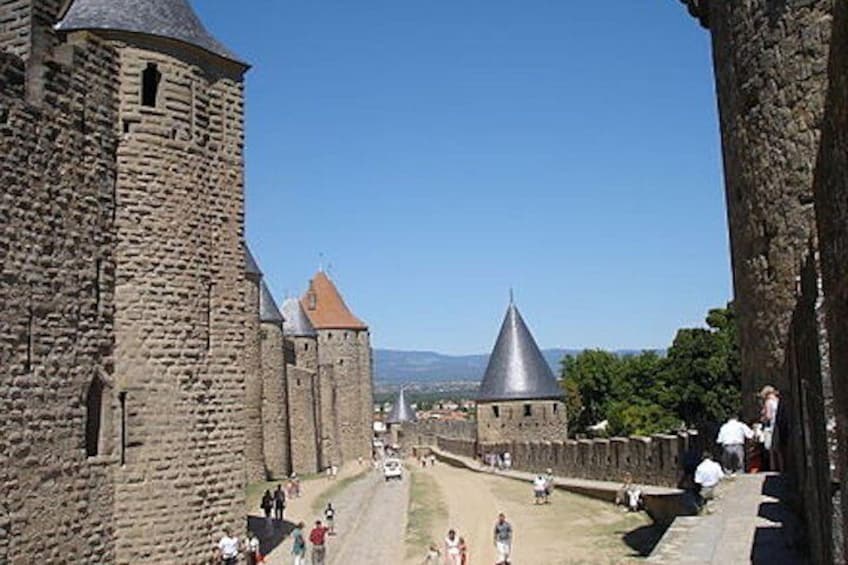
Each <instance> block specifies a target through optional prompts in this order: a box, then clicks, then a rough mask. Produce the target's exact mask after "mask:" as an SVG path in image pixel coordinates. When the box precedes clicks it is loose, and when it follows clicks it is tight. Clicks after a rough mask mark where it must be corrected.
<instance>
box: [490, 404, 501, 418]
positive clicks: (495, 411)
mask: <svg viewBox="0 0 848 565" xmlns="http://www.w3.org/2000/svg"><path fill="white" fill-rule="evenodd" d="M492 415H493V416H494V417H495V418H500V417H501V409H500V407H499V406H492Z"/></svg>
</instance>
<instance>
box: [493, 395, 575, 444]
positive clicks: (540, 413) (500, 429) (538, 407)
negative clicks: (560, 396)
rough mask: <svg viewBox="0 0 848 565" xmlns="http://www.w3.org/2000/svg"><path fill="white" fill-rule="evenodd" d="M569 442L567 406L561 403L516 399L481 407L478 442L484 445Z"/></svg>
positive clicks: (556, 401)
mask: <svg viewBox="0 0 848 565" xmlns="http://www.w3.org/2000/svg"><path fill="white" fill-rule="evenodd" d="M540 437H544V438H547V439H549V440H551V441H564V440H566V439H568V420H567V418H566V416H565V404H564V403H563V402H561V401H558V400H533V401H530V400H515V401H510V402H503V401H501V402H485V403H483V402H481V403H478V404H477V439H478V440H479V441H480V442H482V443H496V442H501V441H533V440H535V439H537V438H540Z"/></svg>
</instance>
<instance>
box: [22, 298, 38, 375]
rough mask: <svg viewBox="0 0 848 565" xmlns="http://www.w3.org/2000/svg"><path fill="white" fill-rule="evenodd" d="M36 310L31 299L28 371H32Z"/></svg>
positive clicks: (28, 316) (28, 330)
mask: <svg viewBox="0 0 848 565" xmlns="http://www.w3.org/2000/svg"><path fill="white" fill-rule="evenodd" d="M34 327H35V311H34V310H33V307H32V299H30V303H29V307H28V308H27V330H26V331H27V335H26V338H27V349H26V361H25V363H26V364H25V366H24V368H25V370H26V372H27V373H29V372H30V371H32V350H33V345H34V344H35V336H34V335H33V334H34V333H35V331H34Z"/></svg>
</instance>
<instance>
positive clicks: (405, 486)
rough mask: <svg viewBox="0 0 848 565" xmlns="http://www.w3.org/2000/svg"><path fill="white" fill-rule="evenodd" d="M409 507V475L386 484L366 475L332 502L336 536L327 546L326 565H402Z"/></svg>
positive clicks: (374, 476)
mask: <svg viewBox="0 0 848 565" xmlns="http://www.w3.org/2000/svg"><path fill="white" fill-rule="evenodd" d="M408 505H409V475H408V474H406V473H405V474H404V477H403V480H402V481H396V480H393V481H391V482H388V483H387V482H386V481H385V480H384V479H383V477H382V475H378V474H376V473H368V474H367V475H366V476H365V477H363V478H361V479H359V480H357V481H356V482H355V483H353V484H352V485H351V486H350V487H349V488H347V489H345V491H344V492H342V493H341V495H340V496H339V497H338V498H337V499H336V500H334V501H333V506H335V507H336V509H337V514H336V533H337V535H336V536H333V537H332V538H331V540H330V544H329V546H328V553H329V559H328V561H329V565H356V564H360V563H361V564H362V565H368V564H371V563H380V564H385V565H391V564H394V563H401V559H402V557H403V550H404V545H403V541H404V536H405V533H406V510H407V507H408Z"/></svg>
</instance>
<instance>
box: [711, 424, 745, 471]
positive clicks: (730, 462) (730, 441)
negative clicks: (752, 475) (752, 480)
mask: <svg viewBox="0 0 848 565" xmlns="http://www.w3.org/2000/svg"><path fill="white" fill-rule="evenodd" d="M753 437H754V431H753V430H752V429H751V428H749V427H748V424H746V423H745V422H740V421H739V417H738V416H736V415H735V414H734V415H733V416H731V417H730V418H728V420H727V422H725V423H724V424H723V425H722V426H721V428H720V429H719V430H718V437H716V443H718V444H719V445H721V447H722V457H721V465H722V467H724V471H725V472H726V473H730V474H731V475H733V474H736V473H737V472H738V471H739V470H740V469H741V470H742V472H743V473H744V472H745V440H747V439H751V438H753Z"/></svg>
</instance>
